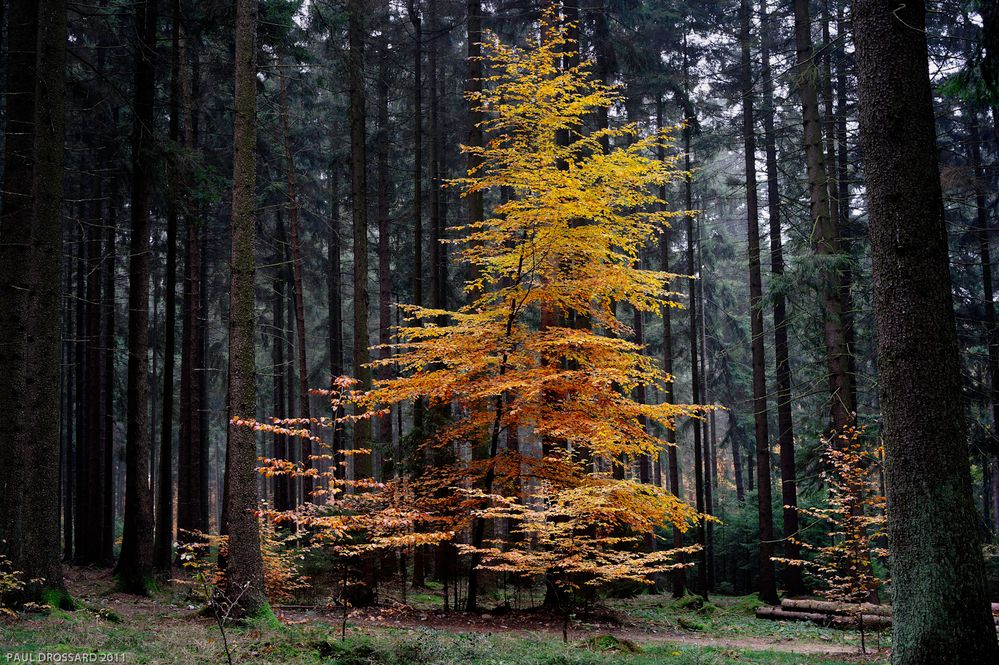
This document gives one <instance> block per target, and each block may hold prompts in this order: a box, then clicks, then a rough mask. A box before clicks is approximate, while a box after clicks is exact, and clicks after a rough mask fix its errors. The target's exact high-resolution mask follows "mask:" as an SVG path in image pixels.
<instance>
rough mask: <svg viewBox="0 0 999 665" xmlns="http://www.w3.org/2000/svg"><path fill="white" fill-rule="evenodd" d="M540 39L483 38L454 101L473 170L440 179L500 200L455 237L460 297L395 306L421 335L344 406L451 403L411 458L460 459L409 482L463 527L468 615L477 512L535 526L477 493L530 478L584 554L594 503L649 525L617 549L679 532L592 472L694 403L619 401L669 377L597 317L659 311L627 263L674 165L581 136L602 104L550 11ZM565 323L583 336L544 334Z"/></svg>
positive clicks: (632, 144)
mask: <svg viewBox="0 0 999 665" xmlns="http://www.w3.org/2000/svg"><path fill="white" fill-rule="evenodd" d="M541 34H542V35H544V36H545V38H544V40H543V42H542V43H541V44H540V45H539V46H537V47H534V48H531V49H524V48H519V47H516V46H508V45H505V44H502V43H500V42H499V41H498V40H497V39H496V37H495V36H494V35H491V34H488V33H487V35H486V37H485V43H484V44H483V45H482V47H483V52H484V56H483V59H484V60H486V61H487V63H488V67H487V69H488V71H490V72H493V74H492V75H490V76H488V77H486V78H484V79H483V83H484V85H483V86H482V90H481V91H474V92H471V93H469V97H470V100H471V101H472V102H473V103H474V104H475V105H476V106H477V108H478V109H479V111H480V113H481V115H482V117H483V118H484V119H483V121H482V123H481V127H482V129H483V130H484V131H485V133H486V141H485V142H484V144H483V145H482V146H466V147H464V148H463V149H464V150H465V152H466V153H468V154H469V155H471V156H472V157H474V159H471V160H470V162H471V163H473V164H474V165H475V166H473V167H472V168H471V170H470V171H469V173H468V174H467V176H466V177H465V178H462V179H459V180H457V181H455V182H454V183H452V184H453V186H456V187H458V188H460V189H461V190H462V193H463V195H464V196H479V195H484V194H485V193H486V192H488V191H499V190H504V191H505V192H507V193H508V194H509V196H505V197H503V198H504V200H503V202H502V203H499V204H498V205H496V206H495V207H494V208H493V210H492V214H491V215H489V216H487V217H486V218H485V219H484V220H483V221H482V222H481V223H478V222H477V223H473V224H470V225H469V226H468V227H466V228H465V229H464V231H465V232H466V237H465V239H464V241H463V242H464V247H463V249H462V251H461V258H462V259H463V260H464V261H465V262H466V263H468V264H469V265H470V266H471V267H472V268H473V270H472V274H473V275H474V277H473V278H471V279H470V280H469V281H468V282H467V283H466V285H465V292H466V294H467V295H468V301H469V302H468V303H467V304H466V305H465V306H464V307H463V308H461V309H460V310H459V311H457V312H449V311H442V310H435V309H430V308H425V307H415V306H409V307H407V308H406V310H407V312H408V316H409V317H411V318H412V319H415V320H420V321H422V322H423V326H407V327H402V328H400V329H399V330H398V331H397V336H398V337H397V338H398V343H397V345H396V346H395V349H394V353H393V355H392V356H391V357H390V358H387V359H384V360H379V361H376V362H375V363H373V364H375V365H379V364H382V363H392V364H394V365H395V367H396V368H397V375H396V378H393V379H389V380H384V381H379V382H378V383H377V384H376V386H375V388H374V389H373V390H372V391H370V392H369V393H367V394H366V395H365V396H364V397H363V398H362V399H363V402H364V403H365V404H366V405H367V406H368V407H369V408H372V409H380V408H385V407H386V406H388V405H391V404H395V403H399V402H405V401H415V400H419V399H423V400H424V401H425V402H426V403H428V404H429V405H430V407H434V406H438V407H440V406H443V405H451V407H452V408H451V413H452V419H450V420H449V421H448V422H446V423H444V424H442V425H441V426H440V427H438V428H437V430H436V431H435V432H433V433H432V434H431V435H429V437H428V438H427V440H425V441H424V442H422V445H425V446H438V447H445V446H446V447H454V448H457V449H458V450H460V451H461V452H462V454H456V455H454V459H455V460H457V461H456V462H454V464H453V466H452V467H451V468H450V469H438V470H437V474H436V477H435V478H434V479H432V480H427V481H424V483H423V486H424V491H425V492H426V493H428V494H430V493H432V494H433V495H434V496H436V497H444V498H442V499H441V500H440V506H441V509H444V507H445V506H450V507H451V508H452V509H453V515H454V517H455V520H456V528H470V529H471V536H470V541H469V543H468V548H467V550H466V551H467V552H468V553H469V554H470V555H471V562H470V572H469V584H468V597H467V605H466V607H467V609H469V610H474V609H475V608H476V595H477V590H478V578H477V573H476V571H477V569H478V568H479V567H480V566H481V565H483V563H484V559H485V558H488V557H493V558H495V557H494V552H493V551H492V550H490V549H489V548H484V547H483V544H484V539H485V535H486V523H487V521H488V520H490V519H493V518H497V517H499V515H498V514H497V513H495V512H491V511H490V510H489V509H488V508H487V507H486V506H487V504H489V503H490V502H493V503H494V505H495V506H501V505H505V506H507V508H506V509H505V510H502V511H501V512H503V515H502V517H503V518H504V519H511V520H513V522H514V523H517V522H520V524H521V526H516V525H515V526H514V527H513V528H514V530H516V529H521V530H522V529H525V528H529V525H530V524H533V523H534V521H535V519H534V517H533V515H534V513H531V512H530V510H533V509H534V508H536V505H535V504H533V503H532V501H533V499H532V498H531V497H530V496H512V497H509V498H507V499H504V500H503V502H499V501H497V500H496V499H495V498H494V497H493V495H494V494H496V493H497V490H500V491H502V492H510V493H512V494H514V495H516V493H517V490H516V488H518V487H519V488H522V491H524V492H527V491H528V490H529V487H530V485H531V484H530V483H521V482H520V480H521V479H522V478H529V479H532V480H533V481H534V484H535V485H537V482H538V481H540V482H541V483H542V485H543V486H544V488H545V489H544V493H545V497H546V498H545V502H546V503H547V504H548V505H552V506H558V505H568V504H567V502H568V501H570V497H571V502H572V504H573V506H574V510H576V513H575V514H573V515H571V516H570V515H562V516H561V517H560V518H559V519H558V520H555V522H556V523H557V522H560V521H562V520H568V521H571V522H573V526H572V527H571V528H570V529H569V531H570V532H571V533H572V536H573V539H575V542H576V545H577V546H578V545H579V542H581V540H580V539H585V538H586V537H587V536H586V534H587V533H590V534H591V535H590V536H589V538H590V539H591V540H590V541H589V543H588V545H587V546H588V547H597V548H598V549H601V550H606V551H608V552H609V551H612V550H617V549H620V548H617V547H616V544H615V543H617V541H613V539H612V540H606V538H607V537H609V536H606V535H599V536H598V535H592V534H594V533H595V532H594V530H593V529H589V530H587V528H585V527H586V525H589V526H594V525H595V522H594V521H593V520H594V514H592V513H590V512H587V510H586V507H587V506H590V507H593V508H594V510H595V509H596V506H598V505H599V504H600V501H598V500H597V498H598V497H600V496H604V495H606V494H607V493H608V492H611V493H612V494H614V496H615V497H616V498H617V499H619V500H624V499H625V498H627V501H626V503H634V504H636V505H641V506H644V507H643V508H642V510H641V511H640V512H642V513H643V514H645V513H648V514H656V515H659V516H660V517H661V520H645V521H639V522H636V523H631V524H628V525H626V526H627V530H628V532H629V533H628V535H627V537H629V538H630V537H632V536H638V537H640V538H641V537H644V536H646V535H649V534H652V533H654V532H655V529H656V528H657V527H661V526H664V525H665V524H667V523H672V524H677V525H683V526H684V527H685V526H686V525H688V524H690V523H691V522H692V521H694V520H696V519H697V516H696V513H694V511H693V510H691V509H689V508H687V507H685V506H682V505H680V504H679V503H678V502H676V501H675V500H674V499H673V498H672V497H670V496H668V495H667V494H666V493H661V492H655V491H649V490H645V489H641V488H640V486H639V485H638V484H636V483H630V482H627V481H621V480H613V479H611V478H609V477H608V474H607V473H605V472H604V471H605V470H606V469H607V468H609V467H620V466H623V467H630V466H631V463H632V462H633V461H637V460H638V459H640V458H641V457H643V456H647V455H657V454H658V452H659V451H660V449H661V448H662V447H663V445H664V442H663V441H662V440H661V439H659V438H657V437H656V436H654V435H653V434H652V433H651V432H652V429H651V428H647V427H645V426H643V421H644V422H648V423H659V424H660V425H662V426H664V427H667V428H672V427H673V425H674V421H675V420H676V419H677V418H680V417H687V416H691V415H695V414H696V412H697V409H698V408H699V407H692V406H685V405H676V404H669V403H663V404H642V403H639V402H636V401H635V400H634V399H633V398H632V394H633V392H632V391H633V389H634V388H635V387H636V386H646V387H654V388H658V389H664V388H665V386H666V384H667V383H668V382H670V381H671V377H669V376H667V375H666V374H664V372H663V371H662V370H661V368H659V367H658V366H657V365H656V364H655V363H654V362H653V360H652V359H650V358H648V357H647V356H645V355H643V353H642V347H641V346H640V345H638V344H636V343H634V342H633V341H630V339H629V337H630V336H631V335H632V331H631V330H630V329H629V328H628V327H627V326H626V325H625V324H623V323H622V322H621V321H619V320H618V319H617V317H616V314H615V304H616V303H626V304H628V305H631V306H632V307H633V308H634V309H635V310H637V311H640V312H647V311H659V309H660V308H661V307H662V306H663V305H664V304H668V305H669V306H675V305H676V303H673V302H672V301H671V300H670V296H671V295H672V294H671V293H670V291H669V289H668V284H669V281H670V280H671V279H672V278H673V277H674V276H673V275H670V274H666V273H663V272H658V271H654V270H648V269H643V268H642V267H641V265H640V264H639V261H638V257H639V252H640V250H641V249H642V248H643V247H645V246H646V245H647V244H648V243H649V241H650V239H652V238H654V237H656V236H657V235H658V234H659V233H661V231H662V230H663V229H664V227H665V226H666V225H667V224H668V221H669V219H670V218H671V217H673V216H676V215H682V214H685V213H675V212H667V211H666V209H665V205H664V202H663V201H662V200H661V199H660V197H659V196H658V195H657V192H658V191H659V188H660V186H662V185H664V184H666V183H669V182H672V181H675V180H677V179H680V178H683V177H686V175H687V174H686V173H684V172H682V171H680V170H679V169H678V168H677V157H675V156H674V157H671V158H666V159H661V158H660V157H659V155H658V154H657V153H658V152H659V149H660V148H665V149H671V148H672V147H673V141H672V139H671V137H670V135H669V133H668V132H667V131H663V132H657V133H654V134H652V135H649V136H641V135H640V132H639V130H638V127H637V126H635V125H625V126H622V127H616V128H605V129H600V130H598V131H594V132H587V130H586V128H585V126H584V121H585V120H586V119H587V118H588V117H589V116H590V115H591V114H593V113H594V112H595V111H597V110H599V109H607V108H609V107H610V106H612V105H613V104H614V103H615V101H616V95H615V92H614V90H613V88H612V87H610V86H607V85H604V84H602V83H600V82H597V81H595V80H593V79H592V78H591V77H590V75H589V72H588V68H589V65H588V63H583V64H579V65H576V66H571V67H565V68H563V67H561V66H560V65H561V63H562V62H563V56H564V54H565V52H566V49H567V48H569V47H570V44H569V41H568V39H567V38H566V32H565V29H564V28H559V27H558V26H557V22H556V21H554V20H553V17H552V16H547V17H546V18H545V19H544V24H543V25H542V26H541ZM565 136H568V137H569V140H565V139H564V137H565ZM603 145H611V146H612V149H610V150H604V149H603ZM572 319H576V320H579V319H584V320H587V321H589V322H590V323H591V325H590V326H588V327H585V328H573V327H569V326H567V325H560V324H559V322H560V321H569V320H572ZM521 432H529V433H530V436H532V437H534V440H535V441H536V442H537V441H540V442H542V443H543V444H544V446H543V450H544V451H545V452H544V453H543V454H542V456H541V457H532V456H530V455H528V454H527V453H526V450H527V448H528V446H524V445H509V443H508V445H506V446H505V449H501V445H500V444H501V441H502V440H503V437H504V435H505V436H507V437H508V441H509V438H510V437H514V438H517V439H519V438H520V436H519V434H520V433H521ZM535 448H536V446H535ZM614 475H616V476H618V477H620V476H622V475H624V474H621V473H618V474H614ZM470 484H471V485H475V486H476V487H477V489H478V490H479V491H480V494H478V495H476V496H475V497H474V500H469V499H468V498H467V497H466V498H465V499H464V500H455V497H454V494H455V493H454V492H453V491H452V492H450V493H449V492H442V488H449V487H457V486H461V485H464V486H465V487H467V486H468V485H470ZM417 491H419V489H417ZM584 497H585V498H586V500H584ZM512 506H519V508H513V507H512ZM529 509H530V510H529ZM510 511H513V512H516V513H517V515H516V516H515V515H514V514H513V512H510ZM529 515H530V516H531V517H529ZM515 518H516V519H515ZM462 520H465V522H464V523H461V521H462ZM577 525H578V526H579V528H577ZM597 531H599V529H597ZM617 535H618V536H620V534H617ZM553 537H554V536H553ZM601 539H603V540H601ZM525 542H526V541H525ZM621 542H622V543H623V541H621ZM563 544H564V543H563ZM617 544H620V543H617ZM617 555H618V556H622V557H624V556H625V554H624V553H623V552H618V553H617ZM657 557H660V555H657ZM525 560H526V559H525ZM622 560H624V559H622ZM554 572H555V571H553V570H548V571H547V573H546V574H547V575H551V574H553V573H554Z"/></svg>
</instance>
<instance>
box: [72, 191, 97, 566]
mask: <svg viewBox="0 0 999 665" xmlns="http://www.w3.org/2000/svg"><path fill="white" fill-rule="evenodd" d="M77 197H78V198H83V197H82V192H80V191H79V189H78V190H77ZM75 226H76V238H75V242H74V244H75V245H76V255H75V257H74V260H73V263H75V264H76V272H75V275H74V278H75V287H76V292H75V295H76V297H75V298H73V315H74V318H75V320H76V322H75V324H74V327H73V328H74V334H73V387H74V391H75V393H76V408H75V409H74V413H73V416H74V418H73V420H74V424H73V449H74V454H73V466H74V469H75V473H74V476H75V478H74V481H73V484H74V487H75V489H76V497H75V498H74V499H73V512H74V513H75V516H74V517H73V560H74V561H76V562H79V561H80V556H81V555H86V554H87V551H86V550H87V547H88V543H87V542H86V541H87V539H88V535H89V534H90V533H91V531H92V529H93V525H92V524H91V519H90V512H89V509H90V485H89V484H88V482H87V444H88V443H89V441H88V437H87V421H88V418H87V415H88V414H87V381H86V370H87V342H86V337H87V328H86V321H87V317H86V296H87V292H86V286H85V284H86V272H87V265H86V250H87V241H86V231H85V229H84V226H83V224H80V223H77V224H76V225H75Z"/></svg>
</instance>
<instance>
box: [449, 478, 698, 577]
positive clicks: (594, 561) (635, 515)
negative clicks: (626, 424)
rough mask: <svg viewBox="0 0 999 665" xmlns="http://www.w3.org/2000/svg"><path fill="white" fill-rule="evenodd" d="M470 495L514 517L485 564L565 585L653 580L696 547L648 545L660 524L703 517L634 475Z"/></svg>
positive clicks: (488, 511) (486, 511) (486, 513)
mask: <svg viewBox="0 0 999 665" xmlns="http://www.w3.org/2000/svg"><path fill="white" fill-rule="evenodd" d="M468 493H469V494H470V495H472V496H476V497H478V498H480V499H489V501H490V502H491V504H490V505H489V506H488V507H486V508H483V509H481V510H479V511H478V512H477V514H478V515H479V516H480V517H483V518H485V519H492V520H497V519H504V520H509V521H510V524H511V527H510V529H511V531H512V532H513V537H512V538H511V539H510V541H509V542H508V543H504V544H502V546H501V545H500V544H499V543H496V544H492V543H491V544H488V545H486V546H484V547H482V548H479V549H478V550H476V548H473V547H471V546H467V545H459V548H460V549H461V550H462V551H464V552H467V553H471V552H473V551H478V552H479V554H480V555H482V557H483V562H482V564H481V566H480V567H481V568H484V569H488V570H494V571H498V572H509V573H519V574H522V575H538V576H541V575H545V576H547V577H548V579H549V580H550V581H552V583H554V584H556V585H558V586H561V587H564V588H566V589H571V588H576V587H577V586H578V585H586V586H602V585H606V584H608V583H611V582H620V581H631V582H638V583H642V584H648V583H651V581H652V578H651V577H650V576H651V575H653V574H656V573H662V572H666V571H668V570H672V569H673V568H676V567H678V566H681V565H683V564H681V563H679V562H678V558H679V556H680V555H681V554H683V553H689V552H693V551H696V549H697V547H696V546H695V547H687V548H680V549H658V550H656V551H649V550H648V549H645V548H643V543H644V541H645V539H646V538H650V537H653V534H654V530H655V528H656V527H659V526H663V525H666V524H671V525H674V526H676V527H677V528H679V529H681V530H683V531H686V530H687V529H688V528H689V527H690V526H693V525H694V524H695V523H696V522H697V520H698V519H699V516H698V515H697V513H696V512H695V511H694V510H693V509H692V508H691V507H690V506H688V505H686V504H684V503H682V502H681V501H679V500H678V499H676V498H675V497H673V496H672V495H671V494H669V493H668V492H665V491H664V490H662V489H661V488H657V487H654V486H650V485H642V484H639V483H635V482H631V481H623V482H622V481H611V480H607V479H590V480H588V481H585V482H583V483H582V484H580V485H577V486H574V487H558V486H557V485H555V484H553V483H549V482H544V483H542V484H541V487H540V489H539V491H538V493H537V494H536V495H535V496H533V497H531V499H530V500H526V501H520V500H517V499H515V498H510V497H504V496H495V495H494V496H486V495H484V494H482V493H481V492H475V491H469V492H468Z"/></svg>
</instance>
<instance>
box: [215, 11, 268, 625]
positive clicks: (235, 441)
mask: <svg viewBox="0 0 999 665" xmlns="http://www.w3.org/2000/svg"><path fill="white" fill-rule="evenodd" d="M257 11H258V6H257V0H237V2H236V56H235V74H234V79H235V81H234V88H235V93H234V110H235V126H234V129H233V146H234V155H233V174H232V229H231V235H232V240H231V242H232V247H231V254H230V259H229V269H230V286H229V400H228V401H229V417H230V418H233V417H242V418H253V417H255V415H256V402H257V387H256V357H255V350H256V348H255V343H256V337H255V333H254V328H255V323H256V322H255V317H256V312H255V290H254V278H255V275H256V260H255V249H256V224H255V219H254V218H255V209H256V178H257V159H256V143H257V45H256V42H257V39H256V37H257V31H256V27H257ZM228 434H229V435H228V442H227V446H226V461H225V467H226V468H225V484H224V488H223V491H224V497H223V500H222V506H223V507H222V532H223V534H224V535H226V536H228V539H229V541H228V549H227V555H226V557H225V558H224V559H221V558H220V560H219V564H220V566H221V567H222V568H223V569H224V571H225V589H226V593H227V595H228V596H229V598H232V599H235V598H236V597H237V594H242V595H240V596H238V598H239V601H238V607H237V609H236V614H237V615H239V614H242V615H249V616H252V615H257V614H259V613H261V612H262V611H264V610H265V609H266V607H267V599H266V598H265V596H264V564H263V559H262V557H261V554H260V532H259V527H258V524H257V516H256V512H255V511H256V509H257V478H256V476H257V471H256V466H257V437H256V434H255V433H254V432H253V430H251V429H249V428H247V427H236V426H235V425H233V424H232V423H231V422H230V423H229V427H228Z"/></svg>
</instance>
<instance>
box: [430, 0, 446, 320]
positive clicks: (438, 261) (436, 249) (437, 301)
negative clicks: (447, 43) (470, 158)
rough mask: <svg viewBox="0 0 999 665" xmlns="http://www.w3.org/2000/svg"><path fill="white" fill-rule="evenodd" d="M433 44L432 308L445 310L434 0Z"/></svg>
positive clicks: (437, 25)
mask: <svg viewBox="0 0 999 665" xmlns="http://www.w3.org/2000/svg"><path fill="white" fill-rule="evenodd" d="M429 13H430V44H429V48H428V54H427V61H428V62H427V64H428V70H429V71H428V72H427V78H428V79H429V80H428V85H429V88H430V306H431V307H433V308H435V309H443V308H444V307H446V306H447V304H446V302H445V298H444V291H445V289H446V287H447V271H446V268H444V267H443V264H444V262H443V260H442V259H443V257H444V256H445V252H444V248H443V246H442V245H441V240H443V239H444V226H443V221H442V220H443V210H442V205H441V204H442V201H441V198H442V197H441V186H442V184H443V182H442V169H441V160H442V159H443V154H442V153H443V142H444V141H443V133H442V131H441V120H440V117H441V110H440V106H441V103H440V98H441V95H440V93H439V91H438V86H439V85H440V80H439V79H440V77H439V74H438V63H437V59H438V50H439V47H438V44H437V40H438V39H440V37H441V32H440V30H441V28H440V17H439V16H438V14H437V0H430V6H429Z"/></svg>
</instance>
